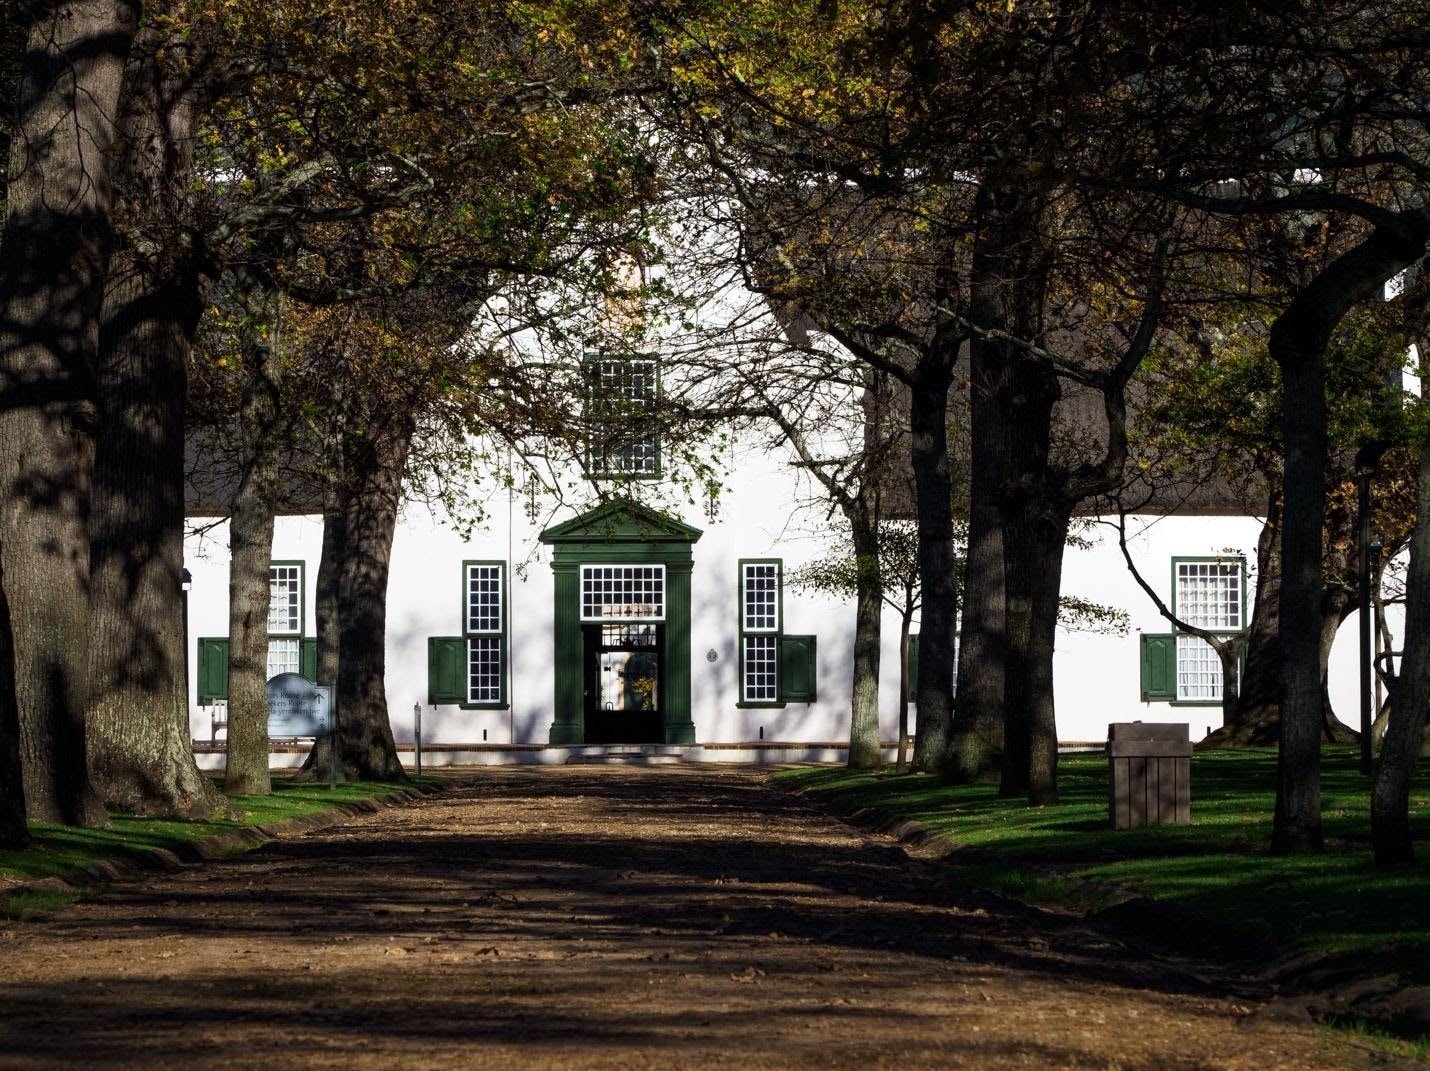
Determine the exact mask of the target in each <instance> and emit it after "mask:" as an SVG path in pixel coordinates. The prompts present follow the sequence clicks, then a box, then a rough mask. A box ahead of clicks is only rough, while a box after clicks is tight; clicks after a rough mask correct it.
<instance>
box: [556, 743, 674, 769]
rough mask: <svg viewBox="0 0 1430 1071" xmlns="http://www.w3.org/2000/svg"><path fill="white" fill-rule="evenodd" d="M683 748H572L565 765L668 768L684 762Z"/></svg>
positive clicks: (658, 745)
mask: <svg viewBox="0 0 1430 1071" xmlns="http://www.w3.org/2000/svg"><path fill="white" fill-rule="evenodd" d="M685 750H686V749H685V748H683V747H679V746H678V745H671V744H603V745H600V746H594V745H593V746H589V747H573V748H571V754H570V755H568V756H567V757H566V765H568V766H581V765H596V764H603V765H620V766H670V765H674V764H676V763H681V762H684V761H685Z"/></svg>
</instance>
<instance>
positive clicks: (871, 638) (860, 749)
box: [849, 517, 884, 770]
mask: <svg viewBox="0 0 1430 1071" xmlns="http://www.w3.org/2000/svg"><path fill="white" fill-rule="evenodd" d="M850 524H851V527H852V529H853V542H854V562H855V578H856V579H855V584H856V591H855V597H854V603H855V608H854V680H853V690H852V700H853V701H852V704H851V708H850V714H849V767H850V769H855V770H872V769H877V768H878V767H879V766H880V765H881V764H882V763H883V752H882V749H881V748H880V747H879V632H880V625H881V623H882V622H881V619H882V616H883V604H884V592H883V585H882V583H881V579H880V571H879V532H878V529H877V528H876V527H874V525H872V524H870V523H868V522H866V521H863V520H862V519H860V518H855V517H851V518H850Z"/></svg>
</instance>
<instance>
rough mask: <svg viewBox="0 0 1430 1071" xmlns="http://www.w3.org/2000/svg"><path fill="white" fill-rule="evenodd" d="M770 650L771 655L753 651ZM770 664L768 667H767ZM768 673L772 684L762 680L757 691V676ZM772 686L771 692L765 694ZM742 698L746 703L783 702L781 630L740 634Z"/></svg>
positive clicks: (778, 703) (770, 703)
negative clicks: (754, 653) (781, 700)
mask: <svg viewBox="0 0 1430 1071" xmlns="http://www.w3.org/2000/svg"><path fill="white" fill-rule="evenodd" d="M762 651H763V652H767V657H766V656H765V655H762V654H758V653H756V657H753V658H752V657H751V654H752V652H762ZM767 666H768V670H767V669H766V667H767ZM766 673H768V676H769V683H768V685H765V684H764V683H763V682H761V683H760V684H759V685H758V687H759V689H760V693H759V694H756V685H755V683H754V680H753V678H754V677H755V676H756V675H760V676H764V675H766ZM766 687H768V689H769V694H768V695H766V694H764V689H765V688H766ZM740 699H741V701H742V702H744V703H758V704H761V705H769V706H776V705H783V704H781V703H780V701H779V699H780V636H779V633H778V632H748V633H746V634H744V635H743V636H741V637H740Z"/></svg>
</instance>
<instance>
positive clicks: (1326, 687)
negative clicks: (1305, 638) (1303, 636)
mask: <svg viewBox="0 0 1430 1071" xmlns="http://www.w3.org/2000/svg"><path fill="white" fill-rule="evenodd" d="M1355 608H1356V605H1355V599H1354V598H1353V593H1352V590H1351V589H1350V588H1348V587H1345V586H1343V585H1340V584H1335V585H1330V586H1327V588H1326V597H1325V598H1324V599H1323V600H1321V642H1320V646H1319V647H1318V653H1319V655H1320V669H1321V739H1322V741H1324V742H1326V743H1331V744H1353V743H1355V742H1356V741H1357V740H1359V739H1360V733H1358V732H1357V731H1356V730H1355V729H1352V728H1351V727H1350V726H1349V725H1346V724H1345V723H1344V722H1342V721H1341V720H1340V719H1339V718H1337V717H1336V711H1335V708H1334V707H1333V706H1332V705H1331V648H1333V647H1334V646H1335V644H1336V634H1337V633H1338V632H1340V630H1341V626H1342V625H1343V624H1345V622H1346V619H1347V618H1349V617H1350V616H1351V614H1352V613H1353V612H1354V611H1355Z"/></svg>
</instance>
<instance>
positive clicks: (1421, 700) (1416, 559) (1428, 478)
mask: <svg viewBox="0 0 1430 1071" xmlns="http://www.w3.org/2000/svg"><path fill="white" fill-rule="evenodd" d="M1416 498H1417V503H1416V515H1415V534H1414V536H1413V537H1412V539H1411V543H1410V571H1409V574H1408V575H1407V576H1406V578H1405V591H1406V604H1405V654H1404V655H1403V656H1402V658H1401V662H1400V673H1399V675H1398V676H1397V679H1396V685H1395V692H1394V695H1393V696H1392V701H1393V703H1394V710H1393V711H1392V713H1391V717H1390V723H1389V725H1387V726H1386V730H1385V738H1384V739H1383V740H1382V742H1381V746H1380V757H1379V758H1378V759H1377V760H1376V767H1375V784H1374V787H1373V788H1372V789H1371V796H1370V828H1371V841H1372V844H1373V845H1374V848H1375V862H1376V865H1377V866H1397V865H1403V864H1408V863H1411V862H1413V861H1414V859H1415V848H1414V843H1413V841H1412V840H1411V837H1410V785H1411V778H1412V777H1413V775H1414V773H1415V760H1416V757H1417V756H1418V755H1419V752H1420V741H1421V737H1422V736H1423V734H1424V732H1425V711H1426V708H1427V705H1430V442H1425V443H1422V444H1421V454H1420V476H1419V480H1418V481H1417V494H1416Z"/></svg>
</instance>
